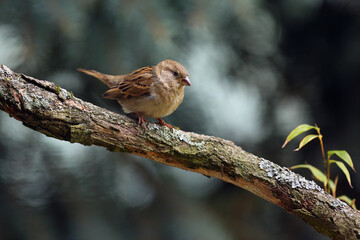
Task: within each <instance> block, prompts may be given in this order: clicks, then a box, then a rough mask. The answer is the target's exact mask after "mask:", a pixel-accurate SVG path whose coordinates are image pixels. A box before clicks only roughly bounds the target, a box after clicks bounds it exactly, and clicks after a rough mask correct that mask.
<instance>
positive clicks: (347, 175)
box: [330, 160, 353, 188]
mask: <svg viewBox="0 0 360 240" xmlns="http://www.w3.org/2000/svg"><path fill="white" fill-rule="evenodd" d="M330 163H336V165H337V166H338V167H339V168H340V169H341V171H343V173H344V174H345V176H346V179H347V181H348V183H349V185H350V187H351V188H352V187H353V186H352V185H351V178H350V173H349V170H347V168H346V166H345V164H344V163H343V162H340V161H336V160H330Z"/></svg>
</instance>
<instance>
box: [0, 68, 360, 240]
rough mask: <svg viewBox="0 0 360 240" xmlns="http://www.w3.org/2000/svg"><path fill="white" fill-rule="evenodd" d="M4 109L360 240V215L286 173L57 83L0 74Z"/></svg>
mask: <svg viewBox="0 0 360 240" xmlns="http://www.w3.org/2000/svg"><path fill="white" fill-rule="evenodd" d="M0 109H1V110H3V111H5V112H7V113H9V115H10V116H11V117H13V118H15V119H17V120H19V121H21V122H23V124H24V125H25V126H27V127H29V128H32V129H34V130H35V131H38V132H41V133H43V134H45V135H47V136H50V137H54V138H57V139H60V140H65V141H69V142H72V143H74V142H77V143H81V144H83V145H97V146H102V147H106V148H107V149H108V150H110V151H114V152H127V153H132V154H136V155H139V156H143V157H146V158H149V159H151V160H154V161H157V162H160V163H163V164H167V165H170V166H174V167H177V168H181V169H185V170H189V171H193V172H197V173H201V174H204V175H206V176H211V177H216V178H218V179H221V180H223V181H226V182H229V183H232V184H234V185H236V186H239V187H242V188H244V189H246V190H248V191H250V192H252V193H254V194H256V195H258V196H260V197H261V198H264V199H265V200H267V201H269V202H271V203H273V204H275V205H277V206H280V207H282V208H284V209H285V210H287V211H288V212H289V213H292V214H294V215H296V216H298V217H300V218H301V219H303V220H304V221H305V222H307V223H308V224H310V225H312V226H313V227H314V228H315V229H316V230H317V231H319V232H320V233H322V234H324V235H327V236H329V237H330V238H331V239H360V214H359V212H357V211H356V210H354V209H352V208H350V207H349V206H348V205H346V204H345V203H343V202H341V201H340V200H338V199H336V198H333V197H332V196H330V195H329V194H327V193H325V192H324V191H323V190H322V189H321V188H320V187H319V186H318V185H316V184H315V183H314V182H313V181H307V180H306V179H305V178H303V177H301V176H300V175H298V174H295V173H293V172H292V171H290V170H288V169H287V168H283V167H280V166H278V165H276V164H274V163H272V162H270V161H268V160H265V159H263V158H260V157H257V156H255V155H253V154H251V153H248V152H245V151H244V150H243V149H242V148H240V147H238V146H236V145H235V144H234V143H233V142H230V141H227V140H224V139H221V138H216V137H212V136H206V135H200V134H196V133H190V132H184V131H181V130H175V129H172V130H170V129H168V128H167V127H160V126H158V125H156V124H149V125H148V129H147V130H146V131H145V130H143V129H142V128H141V127H139V126H137V124H136V122H135V121H133V120H132V119H130V118H128V117H126V116H124V115H120V114H116V113H113V112H110V111H108V110H106V109H104V108H100V107H98V106H95V105H93V104H91V103H88V102H85V101H82V100H81V99H78V98H76V97H74V96H73V94H72V93H71V92H68V91H66V90H65V89H62V88H60V87H59V86H57V85H55V84H54V83H51V82H47V81H43V80H38V79H35V78H32V77H28V76H25V75H23V74H18V73H14V72H12V71H11V70H10V69H9V68H7V67H6V66H3V65H2V66H1V68H0Z"/></svg>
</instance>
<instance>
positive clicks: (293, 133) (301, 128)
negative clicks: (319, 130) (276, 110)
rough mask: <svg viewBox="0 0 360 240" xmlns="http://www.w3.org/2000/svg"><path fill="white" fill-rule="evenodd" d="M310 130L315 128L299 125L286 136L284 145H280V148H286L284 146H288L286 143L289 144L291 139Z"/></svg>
mask: <svg viewBox="0 0 360 240" xmlns="http://www.w3.org/2000/svg"><path fill="white" fill-rule="evenodd" d="M310 129H316V127H314V126H311V125H308V124H301V125H299V126H297V127H296V128H295V129H294V130H292V131H291V133H290V134H289V135H288V136H287V138H286V140H285V142H284V144H283V145H282V148H284V147H285V146H286V144H288V142H290V141H291V140H292V139H293V138H295V137H297V136H299V135H300V134H302V133H303V132H306V131H309V130H310Z"/></svg>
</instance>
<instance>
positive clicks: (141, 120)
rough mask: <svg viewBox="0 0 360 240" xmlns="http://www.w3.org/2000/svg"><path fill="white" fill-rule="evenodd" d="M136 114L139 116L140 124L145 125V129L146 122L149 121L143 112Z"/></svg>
mask: <svg viewBox="0 0 360 240" xmlns="http://www.w3.org/2000/svg"><path fill="white" fill-rule="evenodd" d="M136 115H137V116H138V118H139V121H138V125H140V124H141V125H142V126H143V127H144V129H146V125H145V122H146V123H148V122H149V121H148V120H147V119H146V118H144V117H143V116H142V114H141V113H136Z"/></svg>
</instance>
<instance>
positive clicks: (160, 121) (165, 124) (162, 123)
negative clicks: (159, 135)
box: [157, 118, 173, 129]
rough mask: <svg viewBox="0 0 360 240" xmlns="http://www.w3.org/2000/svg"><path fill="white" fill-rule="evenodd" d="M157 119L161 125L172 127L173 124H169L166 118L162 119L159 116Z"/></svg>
mask: <svg viewBox="0 0 360 240" xmlns="http://www.w3.org/2000/svg"><path fill="white" fill-rule="evenodd" d="M157 120H158V121H159V124H160V125H161V126H167V127H168V128H170V129H172V128H173V126H171V125H170V124H167V123H166V122H165V121H164V120H162V119H161V118H157Z"/></svg>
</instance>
